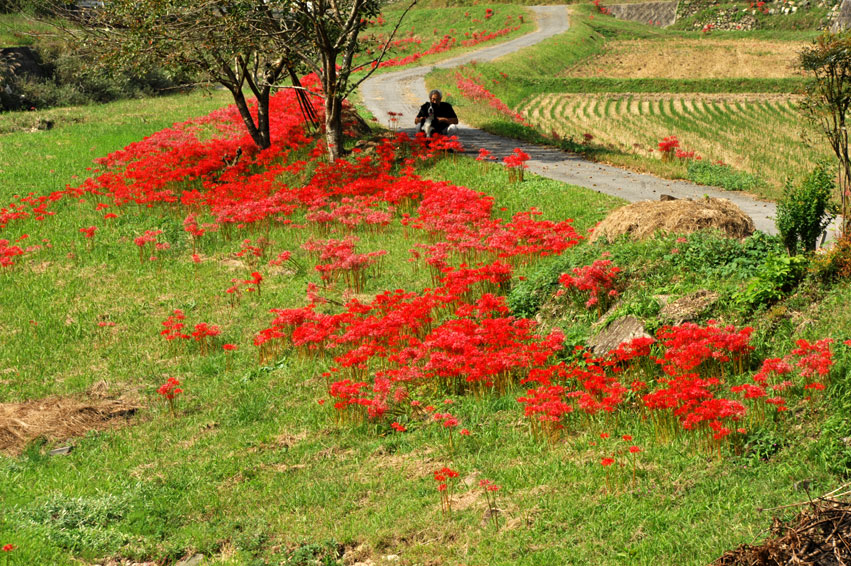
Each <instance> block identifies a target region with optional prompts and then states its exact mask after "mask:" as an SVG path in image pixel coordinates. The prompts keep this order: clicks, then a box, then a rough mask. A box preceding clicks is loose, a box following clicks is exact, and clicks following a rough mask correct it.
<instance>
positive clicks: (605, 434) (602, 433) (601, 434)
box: [600, 432, 609, 439]
mask: <svg viewBox="0 0 851 566" xmlns="http://www.w3.org/2000/svg"><path fill="white" fill-rule="evenodd" d="M600 438H603V439H606V438H609V433H608V432H601V433H600Z"/></svg>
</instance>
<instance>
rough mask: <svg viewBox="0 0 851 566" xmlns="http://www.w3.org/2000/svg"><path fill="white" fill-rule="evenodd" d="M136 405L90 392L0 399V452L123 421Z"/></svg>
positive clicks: (74, 435)
mask: <svg viewBox="0 0 851 566" xmlns="http://www.w3.org/2000/svg"><path fill="white" fill-rule="evenodd" d="M138 408H139V406H138V405H137V404H136V403H134V402H132V401H130V400H128V399H124V398H117V399H116V398H108V397H104V396H102V395H99V394H97V393H93V392H90V393H89V395H88V396H87V397H86V398H83V399H75V398H71V397H48V398H45V399H36V400H33V401H25V402H23V403H0V452H2V453H5V454H8V455H17V454H20V453H21V451H22V450H23V449H24V447H25V446H26V445H27V444H29V443H30V442H32V441H33V440H35V439H37V438H44V439H46V440H47V441H48V442H58V441H62V440H67V439H69V438H73V437H76V436H82V435H84V434H85V433H87V432H88V431H90V430H103V429H107V428H112V427H115V426H118V425H120V424H123V423H124V422H126V420H127V418H128V417H130V416H131V415H133V414H134V413H135V412H136V410H137V409H138Z"/></svg>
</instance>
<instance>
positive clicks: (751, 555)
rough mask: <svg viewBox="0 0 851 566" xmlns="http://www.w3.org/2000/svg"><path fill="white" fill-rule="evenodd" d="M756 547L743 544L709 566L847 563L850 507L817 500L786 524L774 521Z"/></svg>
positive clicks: (850, 555) (838, 565)
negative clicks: (768, 532) (769, 530)
mask: <svg viewBox="0 0 851 566" xmlns="http://www.w3.org/2000/svg"><path fill="white" fill-rule="evenodd" d="M771 532H772V534H771V536H770V537H769V538H767V539H766V540H765V541H764V542H763V543H762V544H761V545H759V546H751V545H748V544H743V545H742V546H740V547H739V548H737V549H736V550H731V551H729V552H727V553H725V554H724V555H723V556H722V557H721V558H719V559H718V560H716V561H715V562H713V563H712V566H781V565H786V564H799V565H800V566H842V565H845V564H851V504H849V503H848V502H845V501H838V500H835V499H826V498H820V499H816V500H815V501H813V502H811V503H810V504H808V505H807V507H806V508H805V509H804V510H803V511H801V513H799V514H798V516H797V517H795V518H794V519H792V520H791V521H788V522H783V521H780V520H778V519H775V520H774V524H773V525H772V527H771Z"/></svg>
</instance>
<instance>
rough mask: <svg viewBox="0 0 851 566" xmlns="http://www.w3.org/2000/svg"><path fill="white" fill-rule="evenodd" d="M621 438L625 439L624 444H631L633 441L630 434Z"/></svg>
mask: <svg viewBox="0 0 851 566" xmlns="http://www.w3.org/2000/svg"><path fill="white" fill-rule="evenodd" d="M621 438H623V440H624V442H629V441H630V440H632V436H630V435H628V434H625V435H623V436H622V437H621Z"/></svg>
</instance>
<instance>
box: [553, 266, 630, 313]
mask: <svg viewBox="0 0 851 566" xmlns="http://www.w3.org/2000/svg"><path fill="white" fill-rule="evenodd" d="M620 272H621V270H620V268H619V267H615V266H614V265H612V262H611V260H608V259H598V260H597V261H595V262H594V263H592V264H591V265H585V266H583V267H575V268H573V275H570V274H567V273H564V274H562V276H561V277H559V280H558V282H559V283H560V284H561V285H562V286H564V287H565V289H562V290H560V291H558V292H557V293H556V294H557V295H563V294H564V293H565V292H569V293H571V294H573V295H574V296H577V297H585V296H587V297H588V300H587V301H585V308H588V309H590V308H592V307H596V309H597V311H598V312H602V311H604V310H606V308H608V305H609V303H611V302H612V300H614V299H615V298H616V297H617V296H618V291H617V288H616V280H617V278H618V275H619V274H620ZM586 293H587V294H586ZM583 300H584V298H583Z"/></svg>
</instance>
